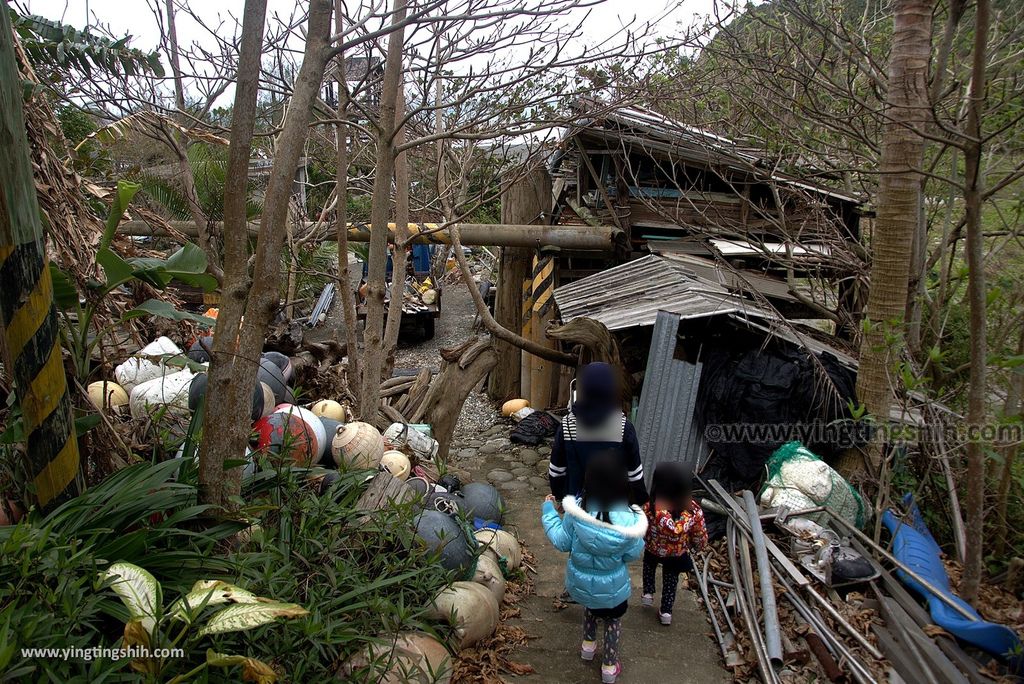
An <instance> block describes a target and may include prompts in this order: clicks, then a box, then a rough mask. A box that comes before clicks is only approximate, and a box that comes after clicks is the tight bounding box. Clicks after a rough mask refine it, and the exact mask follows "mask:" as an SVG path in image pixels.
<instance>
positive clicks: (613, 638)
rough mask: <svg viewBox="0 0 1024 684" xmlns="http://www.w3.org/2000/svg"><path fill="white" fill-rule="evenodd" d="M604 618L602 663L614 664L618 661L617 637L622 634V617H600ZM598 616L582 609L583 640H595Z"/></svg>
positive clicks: (587, 609)
mask: <svg viewBox="0 0 1024 684" xmlns="http://www.w3.org/2000/svg"><path fill="white" fill-rule="evenodd" d="M601 619H602V620H604V651H603V653H602V655H601V664H602V665H609V666H610V665H615V664H616V663H617V662H619V637H621V636H622V618H609V617H605V618H601ZM597 620H598V616H597V615H594V614H593V613H591V612H590V609H589V608H584V609H583V640H584V641H596V640H597Z"/></svg>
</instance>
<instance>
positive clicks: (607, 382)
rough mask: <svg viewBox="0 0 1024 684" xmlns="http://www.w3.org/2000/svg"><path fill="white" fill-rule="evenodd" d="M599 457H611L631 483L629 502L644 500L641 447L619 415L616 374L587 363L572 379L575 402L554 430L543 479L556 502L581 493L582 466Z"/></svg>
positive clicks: (610, 369) (632, 431)
mask: <svg viewBox="0 0 1024 684" xmlns="http://www.w3.org/2000/svg"><path fill="white" fill-rule="evenodd" d="M603 452H612V453H615V454H616V455H617V456H618V457H619V459H620V460H621V462H622V467H623V469H625V471H626V475H627V477H628V478H629V483H630V490H631V491H630V494H631V497H630V503H632V504H637V505H639V504H643V503H645V502H646V501H647V488H646V487H645V486H644V467H643V464H641V462H640V443H639V442H638V441H637V438H636V430H635V429H634V428H633V424H632V423H631V422H630V421H629V419H628V418H626V416H625V415H624V414H623V413H622V392H621V390H620V388H619V380H618V375H617V373H616V371H615V369H614V368H613V367H612V366H610V365H608V364H607V363H590V364H587V365H586V366H584V367H583V369H582V370H581V371H580V374H579V377H578V378H577V397H576V400H575V401H574V402H573V404H572V407H571V408H570V411H569V413H568V414H567V415H566V416H565V418H563V419H562V423H561V425H559V426H558V429H557V430H556V431H555V443H554V445H553V446H552V448H551V464H550V465H549V466H548V480H549V482H550V484H551V493H552V494H553V495H554V496H555V497H556V498H557V499H558V500H559V501H561V500H562V499H563V498H565V497H566V496H574V497H578V496H580V495H581V494H582V493H583V492H582V490H583V477H584V474H585V473H586V471H587V462H588V461H589V460H590V459H591V458H592V457H593V456H594V455H595V454H599V453H603Z"/></svg>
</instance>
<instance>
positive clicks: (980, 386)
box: [960, 0, 989, 601]
mask: <svg viewBox="0 0 1024 684" xmlns="http://www.w3.org/2000/svg"><path fill="white" fill-rule="evenodd" d="M988 31H989V0H978V2H977V4H976V7H975V18H974V54H973V55H972V56H971V59H972V64H971V85H970V96H969V98H968V100H969V105H968V108H967V123H966V131H965V136H964V139H965V141H966V144H965V145H964V181H965V192H964V207H965V209H966V224H965V228H966V235H967V237H966V240H965V243H964V252H965V253H966V256H967V272H968V276H967V278H968V279H967V299H968V301H969V303H970V321H971V355H970V359H971V371H970V380H969V383H968V390H967V426H968V429H969V430H972V431H973V430H976V431H977V434H973V435H971V434H969V435H968V439H967V496H966V502H965V508H966V509H967V510H966V514H967V556H966V558H965V559H964V575H963V579H962V581H961V583H960V591H961V595H962V596H963V598H964V599H965V600H967V601H974V600H976V599H977V598H978V588H979V585H980V583H981V573H982V564H983V560H984V546H985V545H984V536H985V442H984V441H983V440H982V434H983V431H982V430H981V428H982V427H983V426H984V424H985V414H986V411H985V397H986V393H987V387H986V371H987V367H986V364H987V363H988V359H987V358H986V357H987V355H988V344H987V339H986V335H987V332H988V331H987V327H986V320H985V304H986V301H985V300H986V290H985V245H984V239H983V237H982V234H981V231H982V226H981V209H982V203H983V193H984V182H985V179H984V174H982V173H981V154H982V131H981V118H982V115H983V112H984V107H985V90H986V88H985V86H986V83H985V64H986V59H987V56H986V52H987V50H986V46H987V42H988Z"/></svg>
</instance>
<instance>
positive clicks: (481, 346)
mask: <svg viewBox="0 0 1024 684" xmlns="http://www.w3.org/2000/svg"><path fill="white" fill-rule="evenodd" d="M491 348H492V343H491V341H490V340H480V341H479V342H477V343H476V344H474V345H471V346H470V347H469V348H468V349H466V351H465V352H464V353H463V354H462V356H460V357H459V368H462V369H466V368H469V364H471V363H473V362H474V361H476V358H477V357H478V356H480V355H481V354H483V353H484V351H485V350H487V349H491Z"/></svg>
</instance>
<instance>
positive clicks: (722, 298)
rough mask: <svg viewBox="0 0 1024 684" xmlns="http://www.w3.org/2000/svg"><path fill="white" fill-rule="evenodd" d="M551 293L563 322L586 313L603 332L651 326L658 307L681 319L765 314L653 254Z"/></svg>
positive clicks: (735, 296) (668, 259)
mask: <svg viewBox="0 0 1024 684" xmlns="http://www.w3.org/2000/svg"><path fill="white" fill-rule="evenodd" d="M554 295H555V302H556V303H557V304H558V310H559V311H560V312H561V317H562V320H563V321H565V322H569V321H571V320H573V319H574V318H580V317H583V316H586V317H588V318H593V319H594V320H597V321H600V322H601V323H603V324H604V325H605V327H607V328H608V329H609V330H621V329H623V328H631V327H634V326H646V325H653V324H654V320H655V318H656V317H657V315H658V312H659V311H667V312H670V313H674V314H677V315H678V316H679V317H680V318H683V319H688V318H702V317H706V316H717V315H721V314H728V313H733V314H740V315H754V316H759V317H763V316H764V315H765V313H764V312H763V311H761V310H760V309H759V308H758V307H757V305H756V304H755V303H754V302H751V301H749V300H745V299H744V298H743V297H740V296H738V295H734V294H731V293H730V292H729V291H728V290H727V289H726V288H725V287H723V286H721V285H719V284H718V283H714V282H712V281H710V280H705V279H704V278H700V277H698V276H697V275H696V274H695V273H694V272H693V271H692V270H690V269H687V267H686V265H685V263H683V262H682V261H677V260H673V259H670V258H667V257H663V256H658V255H655V254H652V255H650V256H646V257H643V258H640V259H637V260H635V261H630V262H627V263H625V264H622V265H620V266H616V267H614V268H610V269H608V270H606V271H601V272H600V273H595V274H594V275H591V276H587V277H586V278H582V279H580V280H577V281H576V282H573V283H570V284H568V285H563V286H562V287H559V288H557V289H556V290H555V292H554Z"/></svg>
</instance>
